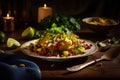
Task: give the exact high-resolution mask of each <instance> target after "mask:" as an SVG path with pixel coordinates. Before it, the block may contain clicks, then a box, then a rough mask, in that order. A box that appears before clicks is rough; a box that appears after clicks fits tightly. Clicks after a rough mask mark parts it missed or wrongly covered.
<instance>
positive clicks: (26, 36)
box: [22, 27, 35, 39]
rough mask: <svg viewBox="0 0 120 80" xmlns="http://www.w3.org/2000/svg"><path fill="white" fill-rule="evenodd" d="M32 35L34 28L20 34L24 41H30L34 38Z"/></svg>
mask: <svg viewBox="0 0 120 80" xmlns="http://www.w3.org/2000/svg"><path fill="white" fill-rule="evenodd" d="M34 34H35V30H34V28H32V27H28V28H26V29H25V30H24V31H23V32H22V37H23V38H24V39H32V38H33V37H34Z"/></svg>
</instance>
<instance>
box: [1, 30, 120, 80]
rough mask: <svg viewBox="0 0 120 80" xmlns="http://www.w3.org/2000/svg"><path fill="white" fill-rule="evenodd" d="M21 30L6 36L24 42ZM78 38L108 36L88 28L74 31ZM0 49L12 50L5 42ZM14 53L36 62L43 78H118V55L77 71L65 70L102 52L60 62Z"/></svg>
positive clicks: (93, 38) (101, 38)
mask: <svg viewBox="0 0 120 80" xmlns="http://www.w3.org/2000/svg"><path fill="white" fill-rule="evenodd" d="M22 31H23V30H22V29H19V30H17V31H14V32H12V33H6V35H7V38H8V37H12V38H15V39H17V40H18V41H20V42H21V44H22V43H24V42H26V41H27V40H23V39H22V37H21V32H22ZM76 33H77V34H78V35H79V36H80V38H84V39H89V40H91V41H93V42H96V41H101V40H104V39H106V38H108V36H106V35H101V34H96V33H94V32H92V31H90V30H89V29H88V30H87V29H82V30H80V31H78V32H76ZM0 49H2V50H4V51H12V50H10V49H9V48H7V46H6V43H4V44H0ZM14 53H15V54H20V55H22V56H24V57H25V58H26V59H28V60H31V61H33V62H35V63H37V64H38V66H39V67H40V69H41V74H42V78H43V79H51V80H53V79H58V78H59V79H72V80H73V79H77V78H78V79H90V78H92V79H93V78H96V79H98V78H99V79H105V78H112V79H117V78H120V55H119V56H118V57H117V58H115V59H114V60H112V61H101V62H98V63H95V64H93V65H91V66H89V67H87V68H85V69H83V70H81V71H78V72H73V73H72V72H68V71H67V70H66V68H67V67H70V66H73V65H76V64H82V63H86V62H88V61H91V60H94V59H96V58H99V57H100V56H101V55H102V54H103V53H102V52H97V53H95V54H93V55H90V56H87V57H83V58H77V59H73V60H69V61H62V62H51V61H45V60H41V59H38V58H34V57H30V56H27V55H24V54H23V53H22V52H21V51H15V52H14Z"/></svg>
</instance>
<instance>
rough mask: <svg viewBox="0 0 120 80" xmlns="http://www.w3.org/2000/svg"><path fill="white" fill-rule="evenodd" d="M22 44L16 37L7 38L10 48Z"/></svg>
mask: <svg viewBox="0 0 120 80" xmlns="http://www.w3.org/2000/svg"><path fill="white" fill-rule="evenodd" d="M20 45H21V44H20V43H19V42H18V41H17V40H16V39H13V38H8V40H7V47H9V48H17V47H19V46H20Z"/></svg>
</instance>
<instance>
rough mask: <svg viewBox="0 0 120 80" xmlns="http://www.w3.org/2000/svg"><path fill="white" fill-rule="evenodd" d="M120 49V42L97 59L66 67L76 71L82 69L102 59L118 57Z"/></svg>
mask: <svg viewBox="0 0 120 80" xmlns="http://www.w3.org/2000/svg"><path fill="white" fill-rule="evenodd" d="M119 49H120V44H119V45H114V46H112V47H111V48H110V49H109V50H108V51H106V52H105V53H104V54H103V55H102V56H101V57H100V58H98V59H95V60H93V61H90V62H87V63H84V64H78V65H75V66H72V67H68V68H66V69H67V70H68V71H71V72H75V71H79V70H82V69H83V68H85V67H87V66H89V65H91V64H93V63H96V62H99V61H102V60H113V59H114V58H115V57H117V56H118V55H119V53H120V50H119Z"/></svg>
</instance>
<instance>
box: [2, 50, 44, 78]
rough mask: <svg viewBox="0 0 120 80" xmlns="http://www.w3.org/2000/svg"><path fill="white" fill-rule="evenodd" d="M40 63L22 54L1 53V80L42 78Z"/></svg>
mask: <svg viewBox="0 0 120 80" xmlns="http://www.w3.org/2000/svg"><path fill="white" fill-rule="evenodd" d="M41 78H42V76H41V71H40V68H39V67H38V65H37V64H36V63H34V62H32V61H30V60H26V59H24V58H23V57H22V56H20V55H17V54H14V53H10V52H6V53H0V80H41Z"/></svg>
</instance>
